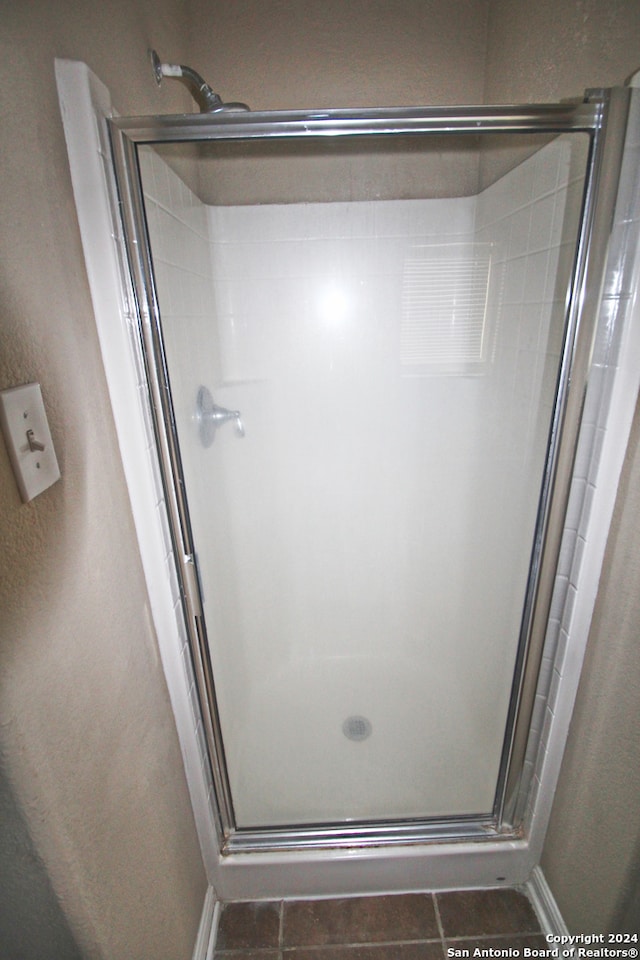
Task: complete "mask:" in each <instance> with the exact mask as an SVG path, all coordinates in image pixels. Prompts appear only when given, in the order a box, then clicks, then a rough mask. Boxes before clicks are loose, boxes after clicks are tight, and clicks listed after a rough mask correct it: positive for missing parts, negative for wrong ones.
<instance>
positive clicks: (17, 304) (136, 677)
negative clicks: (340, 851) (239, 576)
mask: <svg viewBox="0 0 640 960" xmlns="http://www.w3.org/2000/svg"><path fill="white" fill-rule="evenodd" d="M0 19H1V21H2V30H1V31H0V71H1V78H0V97H1V108H0V109H1V115H2V138H1V140H0V143H1V146H0V149H1V151H2V155H1V169H2V176H1V177H0V191H1V195H2V211H3V216H2V229H1V231H0V265H1V266H0V271H1V291H2V292H1V298H2V299H1V303H2V309H1V312H0V331H1V341H2V345H1V350H0V388H4V387H9V386H14V385H16V384H20V383H24V382H28V381H33V380H35V381H39V382H40V383H41V384H42V390H43V395H44V398H45V404H46V407H47V410H48V414H49V418H50V425H51V430H52V434H53V439H54V442H55V445H56V449H57V452H58V458H59V461H60V465H61V470H62V480H61V481H60V482H58V483H57V484H56V485H55V486H53V487H52V488H51V489H50V490H48V491H47V492H46V493H44V494H42V495H41V496H40V497H39V498H38V499H36V500H35V501H33V502H32V503H30V504H26V505H25V504H22V503H21V501H20V498H19V495H18V491H17V488H16V485H15V482H14V478H13V475H12V472H11V469H10V466H9V461H8V457H7V455H6V452H5V448H4V445H3V444H2V442H0V541H1V543H2V559H1V562H2V577H1V578H0V609H1V610H2V619H1V628H0V631H1V632H0V737H1V750H2V753H3V755H4V760H5V764H6V770H7V776H8V778H9V781H10V787H11V792H12V794H13V795H14V798H15V802H16V803H17V806H18V809H19V810H21V811H22V814H23V815H24V818H25V821H26V824H27V827H28V830H29V832H30V834H31V837H32V840H33V843H34V845H35V849H36V851H37V853H38V856H39V857H40V858H41V859H42V862H43V864H44V867H45V868H46V871H47V872H48V873H49V877H50V880H51V884H52V886H53V889H54V891H55V894H56V895H57V897H59V898H60V899H61V900H62V902H63V908H64V912H65V914H66V916H67V919H68V922H69V925H70V927H71V930H72V933H73V936H74V937H75V939H76V940H77V942H78V944H79V946H80V948H81V949H82V951H83V955H85V956H88V957H97V958H98V957H99V958H105V960H106V958H109V960H116V958H122V960H131V958H132V957H135V958H141V960H142V958H147V957H148V958H153V960H158V958H162V957H165V958H167V960H169V958H171V960H176V958H182V957H184V958H186V957H190V956H191V950H192V947H193V942H194V940H195V935H196V932H197V925H198V921H199V916H200V911H201V909H202V903H203V898H204V893H205V889H206V882H205V877H204V872H203V868H202V864H201V859H200V854H199V849H198V844H197V839H196V835H195V828H194V824H193V818H192V814H191V809H190V805H189V799H188V794H187V790H186V784H185V780H184V774H183V769H182V764H181V757H180V752H179V747H178V743H177V738H176V734H175V728H174V724H173V718H172V715H171V710H170V705H169V701H168V695H167V691H166V687H165V684H164V678H163V674H162V669H161V664H160V662H159V657H158V651H157V647H156V641H155V637H154V632H153V629H152V625H151V620H150V614H149V609H148V601H147V597H146V591H145V585H144V581H143V577H142V572H141V566H140V562H139V559H138V554H137V548H136V540H135V534H134V530H133V524H132V519H131V515H130V509H129V504H128V498H127V492H126V487H125V483H124V479H123V474H122V469H121V466H120V461H119V455H118V448H117V443H116V438H115V433H114V427H113V423H112V418H111V414H110V406H109V400H108V396H107V391H106V386H105V380H104V375H103V371H102V364H101V359H100V354H99V348H98V341H97V336H96V331H95V327H94V322H93V316H92V307H91V301H90V298H89V291H88V286H87V280H86V275H85V269H84V261H83V256H82V250H81V246H80V238H79V232H78V227H77V222H76V215H75V207H74V201H73V196H72V191H71V183H70V176H69V170H68V163H67V158H66V148H65V143H64V137H63V130H62V123H61V119H60V111H59V107H58V103H57V94H56V88H55V80H54V57H69V58H75V59H79V60H84V61H85V62H86V63H88V64H89V66H90V67H91V69H92V70H94V72H95V73H96V74H97V75H98V76H99V77H100V78H101V79H102V80H103V81H104V82H105V83H106V84H107V85H108V86H109V87H110V89H111V90H112V92H113V95H114V101H115V103H116V105H117V106H118V108H119V109H120V110H121V111H122V112H125V113H126V112H128V113H140V112H145V111H151V112H156V111H158V110H161V109H163V108H165V107H166V106H168V105H169V104H171V105H172V106H173V108H174V109H183V104H184V103H185V96H184V94H183V91H182V90H181V88H177V89H175V90H173V91H164V92H163V94H162V96H161V94H160V91H158V90H157V88H156V86H155V83H154V82H153V78H152V76H151V72H150V67H149V63H148V60H147V46H148V45H150V44H154V45H158V46H159V47H161V46H163V45H164V46H166V45H167V43H168V42H169V39H171V41H172V43H175V38H176V37H177V36H178V37H179V36H181V35H182V36H185V34H186V27H185V14H184V10H183V6H182V4H181V3H180V2H179V0H163V2H157V0H137V2H136V3H131V2H129V0H104V2H101V3H97V2H95V3H94V2H84V3H82V2H73V0H58V2H56V3H50V2H48V0H25V2H23V3H15V2H13V0H3V2H2V3H1V4H0ZM182 53H183V50H182V49H180V48H179V49H177V50H176V54H177V55H181V54H182ZM161 100H162V102H161ZM8 809H9V807H8ZM23 849H26V848H25V847H24V846H23ZM27 866H28V864H27V863H26V862H25V870H26V869H27ZM32 889H33V890H34V893H33V896H34V903H33V904H32V911H31V913H32V922H33V923H34V924H39V923H47V922H51V923H52V922H53V921H52V920H51V919H49V920H47V917H49V918H51V917H52V916H53V913H52V912H51V911H49V912H47V911H45V910H42V909H39V906H40V907H41V906H42V904H41V903H40V904H39V902H38V896H39V895H38V893H37V891H36V890H35V888H32ZM52 942H53V940H52ZM0 952H2V951H1V949H0Z"/></svg>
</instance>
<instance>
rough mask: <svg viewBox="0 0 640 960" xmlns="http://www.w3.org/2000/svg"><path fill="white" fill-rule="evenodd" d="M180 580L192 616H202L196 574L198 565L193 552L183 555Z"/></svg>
mask: <svg viewBox="0 0 640 960" xmlns="http://www.w3.org/2000/svg"><path fill="white" fill-rule="evenodd" d="M182 582H183V585H184V591H185V594H186V597H187V601H188V603H189V606H190V607H191V612H192V614H193V615H194V617H201V616H202V599H201V598H202V593H201V591H200V577H199V575H198V565H197V563H196V557H195V554H193V553H187V554H185V555H184V557H183V566H182Z"/></svg>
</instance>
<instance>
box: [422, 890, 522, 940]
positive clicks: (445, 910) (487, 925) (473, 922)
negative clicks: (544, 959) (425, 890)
mask: <svg viewBox="0 0 640 960" xmlns="http://www.w3.org/2000/svg"><path fill="white" fill-rule="evenodd" d="M436 899H437V902H438V909H439V910H440V919H441V921H442V929H443V931H444V935H445V937H446V938H452V937H483V936H491V935H493V934H501V933H505V934H507V933H539V932H540V925H539V923H538V920H537V917H536V915H535V913H534V910H533V907H532V906H531V904H530V903H529V901H528V900H527V898H526V897H525V896H524V894H522V893H519V892H518V891H517V890H462V891H456V892H455V893H439V894H437V895H436Z"/></svg>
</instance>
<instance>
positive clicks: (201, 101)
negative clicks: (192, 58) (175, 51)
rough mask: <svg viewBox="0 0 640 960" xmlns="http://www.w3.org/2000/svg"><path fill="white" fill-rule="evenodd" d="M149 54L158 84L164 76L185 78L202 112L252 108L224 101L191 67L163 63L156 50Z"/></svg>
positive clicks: (222, 111) (236, 110) (177, 78)
mask: <svg viewBox="0 0 640 960" xmlns="http://www.w3.org/2000/svg"><path fill="white" fill-rule="evenodd" d="M149 55H150V57H151V64H152V66H153V74H154V76H155V78H156V83H157V84H158V86H160V84H161V82H162V78H163V77H172V78H175V79H176V80H183V81H184V83H185V84H186V85H187V87H188V88H189V91H190V93H191V95H192V97H193V99H194V100H195V101H196V103H197V104H198V106H199V107H200V112H201V113H246V112H247V111H248V110H249V109H250V108H249V107H248V106H247V104H246V103H235V102H232V103H224V101H223V100H222V98H221V97H220V96H218V94H217V93H214V92H213V90H212V89H211V87H210V86H209V84H208V83H206V82H205V80H203V78H202V77H201V76H200V74H199V73H196V71H195V70H192V69H191V67H185V66H182V65H181V64H177V63H162V62H161V60H160V57H159V56H158V54H157V53H156V51H155V50H150V51H149Z"/></svg>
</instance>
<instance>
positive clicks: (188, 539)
mask: <svg viewBox="0 0 640 960" xmlns="http://www.w3.org/2000/svg"><path fill="white" fill-rule="evenodd" d="M627 108H628V91H626V90H623V89H619V88H615V89H613V90H597V91H590V92H588V93H587V94H586V95H585V99H584V101H583V102H581V103H569V104H543V105H537V104H536V105H525V106H500V107H495V106H488V107H480V106H475V107H453V108H448V107H437V108H410V109H399V108H390V109H386V110H383V109H376V110H360V111H352V110H326V111H316V112H306V111H286V112H268V113H242V114H226V115H222V116H216V115H213V116H207V115H201V114H198V115H179V116H167V117H138V118H136V117H134V118H119V119H115V120H112V121H110V124H109V126H110V134H111V143H112V151H113V162H114V170H115V176H116V182H117V187H118V192H119V205H120V211H121V217H122V224H123V231H124V238H125V244H126V249H127V255H128V260H129V268H130V272H131V279H132V284H133V289H134V292H135V298H136V304H137V314H138V331H137V334H138V337H139V343H140V347H141V353H142V356H143V359H144V365H145V369H146V375H147V383H148V389H149V397H150V403H151V409H152V412H153V420H154V431H155V436H156V443H157V454H158V461H159V465H160V469H161V473H162V477H163V483H164V488H165V494H166V503H167V509H168V519H169V525H170V529H171V536H172V540H173V545H174V556H175V557H176V558H178V559H177V561H176V567H177V571H176V572H177V575H178V579H179V582H180V587H181V595H182V604H183V615H184V621H185V626H186V629H187V633H188V636H189V641H190V651H191V658H192V664H193V669H194V673H195V677H196V683H197V688H198V695H199V703H200V710H201V719H202V725H203V730H204V731H205V739H206V746H207V760H208V763H209V764H210V769H211V775H212V780H213V785H214V792H215V809H214V811H213V813H214V818H215V821H216V824H217V828H218V835H219V837H218V838H219V847H220V851H221V853H222V854H226V853H235V852H249V851H267V850H287V849H300V848H305V849H308V848H310V847H315V848H326V847H329V848H350V847H359V848H362V847H367V846H374V845H380V844H399V843H426V842H432V841H443V840H464V839H467V840H469V839H471V840H487V839H489V840H494V841H495V840H496V839H500V838H504V839H505V840H513V839H514V838H518V837H522V836H523V834H524V833H526V823H525V822H524V819H523V818H524V810H525V808H526V799H527V796H528V789H529V784H528V783H527V782H525V780H524V778H523V776H522V774H523V766H524V758H525V753H526V750H527V745H528V741H529V734H530V729H529V728H530V721H531V713H532V708H533V703H534V699H535V695H536V685H537V679H538V671H539V666H540V661H541V658H542V653H543V645H544V640H545V634H546V628H547V622H548V617H549V608H550V604H551V595H552V590H553V585H554V579H555V573H556V566H557V560H558V554H559V549H560V539H561V535H562V530H563V524H564V517H565V513H566V507H567V500H568V493H569V486H570V481H571V476H572V470H573V462H574V457H575V450H576V444H577V437H578V431H579V427H580V418H581V412H582V407H583V402H584V396H585V391H586V386H587V381H588V374H589V367H590V357H591V351H592V345H593V338H594V332H595V328H596V322H597V315H598V306H599V302H600V293H601V290H600V286H601V276H602V270H603V265H604V260H605V256H606V251H607V245H608V240H609V233H610V227H611V221H612V216H613V208H614V203H615V195H616V188H617V182H618V173H619V167H620V160H621V153H622V143H623V135H624V128H625V122H626V114H627ZM486 132H496V133H545V134H561V133H572V132H573V133H583V134H586V135H588V136H589V138H590V150H589V157H588V161H587V169H586V179H585V190H584V197H583V210H582V217H581V222H580V227H579V233H578V241H577V248H576V256H575V262H574V268H573V275H572V279H571V283H570V289H569V296H568V300H567V308H566V323H565V339H564V347H563V354H562V358H561V364H560V373H559V379H558V386H557V393H556V399H555V405H554V411H553V416H552V422H551V430H550V439H549V446H548V452H547V458H546V462H545V468H544V475H543V482H542V488H541V496H540V503H539V510H538V517H537V521H536V528H535V537H534V543H533V547H532V558H531V566H530V573H529V580H528V584H527V590H526V596H525V603H524V612H523V617H522V626H521V631H520V637H519V642H518V650H517V658H516V668H515V673H514V681H513V687H512V692H511V698H510V704H509V712H508V720H507V730H506V736H505V741H504V746H503V751H502V760H501V765H500V773H499V778H498V784H497V789H496V796H495V802H494V808H493V810H492V812H491V815H490V816H487V817H483V818H469V817H453V818H450V819H447V818H439V819H425V820H411V821H380V822H373V823H368V822H360V823H358V822H354V823H349V824H342V823H341V824H330V825H319V826H310V827H299V826H292V827H290V828H282V827H278V828H273V829H264V830H262V829H260V830H256V829H252V830H247V829H239V828H237V827H236V824H235V820H234V813H233V802H232V797H231V791H230V786H229V780H228V776H227V771H226V764H225V755H224V744H223V740H222V734H221V729H220V723H219V718H218V714H217V707H216V696H215V678H214V676H213V671H212V666H211V659H210V653H209V648H208V643H207V636H206V626H205V622H204V617H203V610H202V603H201V598H200V590H199V584H198V574H197V569H196V560H195V549H194V542H193V535H192V530H191V523H190V519H189V507H188V502H187V497H186V493H185V482H184V475H183V471H182V464H181V458H180V450H179V443H178V436H177V429H176V422H175V416H174V410H173V403H172V398H171V390H170V385H169V376H168V369H167V361H166V356H165V349H164V343H163V337H162V330H161V323H160V310H159V304H158V299H157V293H156V285H155V281H154V273H153V263H152V256H151V247H150V239H149V234H148V230H147V224H146V219H145V211H144V199H143V192H142V183H141V177H140V170H139V165H138V155H137V150H138V147H139V146H144V145H153V144H158V143H169V142H173V143H182V142H193V141H216V140H236V141H248V140H265V139H270V140H271V139H274V138H279V139H312V140H313V139H320V138H323V137H365V138H366V137H367V136H373V135H375V136H385V137H386V136H391V137H392V136H394V135H399V134H411V135H417V136H424V137H429V136H432V135H442V134H457V135H460V134H469V135H478V134H480V133H486Z"/></svg>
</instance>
